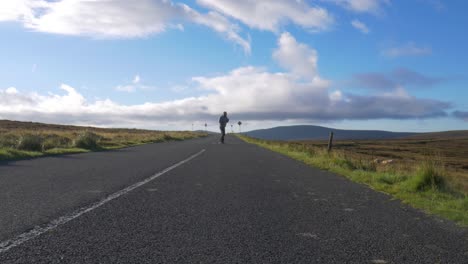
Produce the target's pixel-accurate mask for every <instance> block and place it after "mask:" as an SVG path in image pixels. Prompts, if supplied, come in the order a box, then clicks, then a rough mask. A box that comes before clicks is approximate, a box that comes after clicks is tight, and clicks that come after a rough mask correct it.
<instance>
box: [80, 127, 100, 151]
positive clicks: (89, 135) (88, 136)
mask: <svg viewBox="0 0 468 264" xmlns="http://www.w3.org/2000/svg"><path fill="white" fill-rule="evenodd" d="M100 139H101V137H100V136H99V135H97V134H94V133H93V132H89V131H86V132H85V133H83V134H80V135H78V138H77V139H75V144H74V145H75V147H77V148H82V149H98V148H99V141H100Z"/></svg>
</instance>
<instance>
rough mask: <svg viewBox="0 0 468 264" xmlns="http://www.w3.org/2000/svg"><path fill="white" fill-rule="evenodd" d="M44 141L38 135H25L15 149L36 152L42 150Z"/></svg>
mask: <svg viewBox="0 0 468 264" xmlns="http://www.w3.org/2000/svg"><path fill="white" fill-rule="evenodd" d="M43 144H44V139H43V138H42V137H41V136H39V135H33V134H25V135H22V136H21V137H20V139H19V142H18V145H17V147H16V148H17V149H19V150H27V151H38V152H42V150H43Z"/></svg>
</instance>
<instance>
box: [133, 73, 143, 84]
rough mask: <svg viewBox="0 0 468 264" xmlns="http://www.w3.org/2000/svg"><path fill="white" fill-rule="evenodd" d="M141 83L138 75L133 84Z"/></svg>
mask: <svg viewBox="0 0 468 264" xmlns="http://www.w3.org/2000/svg"><path fill="white" fill-rule="evenodd" d="M140 81H141V78H140V75H138V74H137V75H135V77H133V81H132V82H133V83H134V84H137V83H139V82H140Z"/></svg>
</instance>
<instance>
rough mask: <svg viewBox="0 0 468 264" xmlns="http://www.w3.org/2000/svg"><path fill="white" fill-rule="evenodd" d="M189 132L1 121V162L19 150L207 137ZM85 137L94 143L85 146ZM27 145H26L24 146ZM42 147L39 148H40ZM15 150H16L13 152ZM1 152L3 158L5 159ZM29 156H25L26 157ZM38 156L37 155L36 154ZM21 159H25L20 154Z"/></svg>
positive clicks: (102, 146) (58, 149)
mask: <svg viewBox="0 0 468 264" xmlns="http://www.w3.org/2000/svg"><path fill="white" fill-rule="evenodd" d="M204 135H205V134H203V133H197V132H189V131H153V130H142V129H106V128H96V127H79V126H65V125H52V124H42V123H32V122H17V121H8V120H0V150H2V151H3V152H0V159H2V158H3V159H8V158H16V154H11V153H20V152H19V151H32V152H42V153H66V152H69V151H67V149H70V150H71V149H73V151H70V152H76V150H77V149H83V148H84V149H88V150H96V149H113V148H121V147H127V146H133V145H139V144H145V143H154V142H163V141H173V140H184V139H190V138H195V137H201V136H204ZM83 138H85V139H92V141H94V142H89V141H88V142H87V143H88V145H89V147H86V146H87V145H86V144H83ZM25 142H26V143H28V144H24V143H25ZM38 144H39V145H40V147H39V148H38V146H37V145H38ZM13 150H14V151H13ZM2 153H4V154H3V157H2ZM27 156H28V155H26V157H27ZM35 156H37V155H35ZM18 157H22V156H21V155H19V156H18Z"/></svg>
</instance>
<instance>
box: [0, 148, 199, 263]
mask: <svg viewBox="0 0 468 264" xmlns="http://www.w3.org/2000/svg"><path fill="white" fill-rule="evenodd" d="M205 151H206V150H205V149H202V150H201V151H199V152H198V153H196V154H194V155H192V156H190V157H188V158H186V159H184V160H182V161H179V162H178V163H176V164H174V165H172V166H170V167H168V168H166V169H164V170H162V171H160V172H158V173H156V174H154V175H153V176H151V177H148V178H146V179H144V180H142V181H140V182H137V183H135V184H133V185H130V186H128V187H126V188H124V189H122V190H120V191H117V192H115V193H113V194H111V195H109V196H107V197H106V198H104V199H102V200H100V201H99V202H96V203H93V204H91V205H89V206H86V207H82V208H80V209H78V210H76V211H74V212H72V213H70V214H68V215H65V216H62V217H59V218H57V219H55V220H52V221H51V222H49V223H48V224H45V225H41V226H36V227H34V228H33V229H31V230H29V231H28V232H25V233H23V234H20V235H18V236H16V237H14V238H12V239H9V240H6V241H2V242H0V254H1V253H4V252H6V251H8V250H10V249H12V248H14V247H16V246H19V245H21V244H23V243H24V242H26V241H28V240H31V239H33V238H36V237H38V236H40V235H42V234H44V233H45V232H47V231H50V230H52V229H55V228H56V227H58V226H61V225H63V224H66V223H68V222H70V221H71V220H73V219H75V218H77V217H79V216H81V215H83V214H86V213H89V212H91V211H92V210H94V209H96V208H99V207H101V206H102V205H104V204H106V203H108V202H110V201H112V200H114V199H116V198H118V197H120V196H122V195H124V194H126V193H128V192H131V191H132V190H134V189H136V188H138V187H140V186H142V185H144V184H147V183H148V182H150V181H152V180H154V179H156V178H158V177H159V176H161V175H163V174H165V173H167V172H169V171H171V170H173V169H175V168H177V167H179V166H181V165H182V164H184V163H187V162H189V161H191V160H192V159H194V158H196V157H198V156H200V155H201V154H203V152H205Z"/></svg>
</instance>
